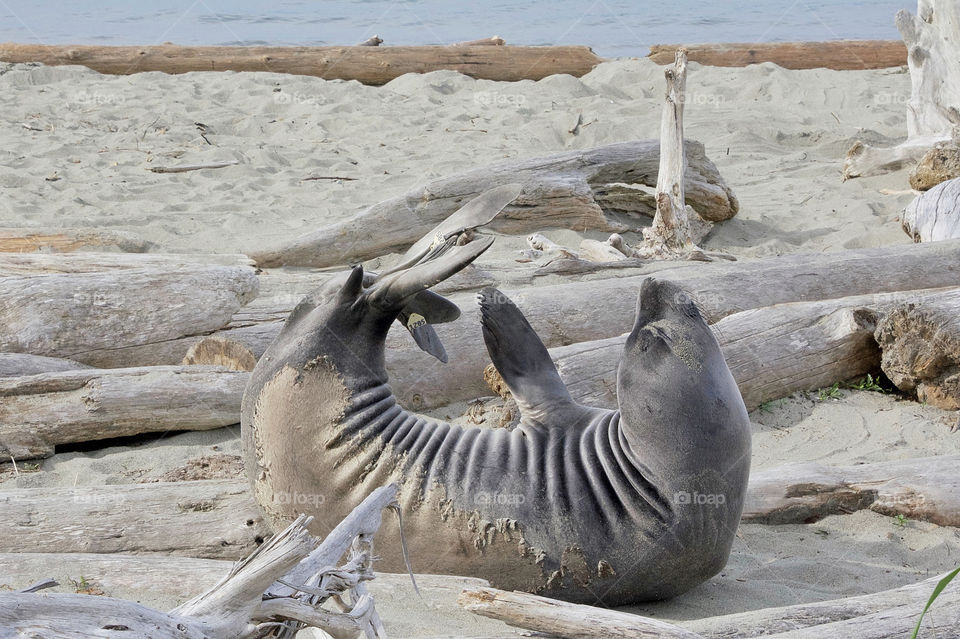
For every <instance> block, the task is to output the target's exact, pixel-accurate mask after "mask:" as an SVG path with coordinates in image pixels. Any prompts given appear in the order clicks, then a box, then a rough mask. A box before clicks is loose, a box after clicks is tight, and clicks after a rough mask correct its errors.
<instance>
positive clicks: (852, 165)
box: [843, 0, 960, 179]
mask: <svg viewBox="0 0 960 639" xmlns="http://www.w3.org/2000/svg"><path fill="white" fill-rule="evenodd" d="M896 23H897V28H898V29H899V30H900V36H901V37H902V38H903V42H904V44H905V45H906V48H907V52H908V55H907V65H908V66H909V68H910V84H911V90H910V100H909V102H908V103H907V140H906V142H904V143H903V144H900V145H898V146H895V147H893V148H877V147H872V146H868V145H866V144H863V143H862V142H856V143H855V144H854V146H853V147H852V148H851V149H850V151H848V152H847V158H846V160H844V164H843V176H844V178H845V179H846V178H850V177H856V176H860V175H873V174H876V173H882V172H885V171H890V170H896V169H898V168H900V167H902V166H904V165H905V164H907V163H914V162H916V161H917V160H918V159H919V158H921V157H922V156H923V155H924V154H925V153H926V152H927V151H929V150H930V149H931V148H932V147H933V146H934V145H936V144H937V143H939V142H944V141H947V140H950V139H951V138H952V131H953V127H955V126H958V125H960V5H958V4H957V3H956V2H955V1H954V0H918V2H917V15H913V14H911V13H910V12H909V11H907V10H905V9H901V10H900V12H899V13H897V18H896Z"/></svg>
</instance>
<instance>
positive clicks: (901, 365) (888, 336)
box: [876, 290, 960, 410]
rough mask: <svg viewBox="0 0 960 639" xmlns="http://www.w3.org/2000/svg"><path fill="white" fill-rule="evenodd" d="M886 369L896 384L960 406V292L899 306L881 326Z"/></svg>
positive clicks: (940, 404) (879, 337)
mask: <svg viewBox="0 0 960 639" xmlns="http://www.w3.org/2000/svg"><path fill="white" fill-rule="evenodd" d="M876 339H877V342H878V343H879V344H880V348H881V349H882V351H883V357H882V360H881V367H882V368H883V372H884V373H886V375H887V377H889V378H890V381H892V382H893V383H894V384H896V385H897V388H899V389H900V390H902V391H904V392H906V393H911V394H912V393H916V395H917V398H918V399H919V400H920V401H922V402H927V403H929V404H933V405H934V406H938V407H940V408H943V409H945V410H957V409H960V291H957V290H953V291H948V292H944V293H942V294H940V295H935V296H929V297H925V298H922V299H919V300H910V301H906V302H905V303H903V304H901V305H899V306H898V307H897V308H895V309H893V310H892V311H891V312H890V313H888V314H887V315H886V317H884V318H883V319H882V320H881V321H880V322H879V323H878V324H877V330H876Z"/></svg>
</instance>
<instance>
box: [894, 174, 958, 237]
mask: <svg viewBox="0 0 960 639" xmlns="http://www.w3.org/2000/svg"><path fill="white" fill-rule="evenodd" d="M900 225H901V226H902V227H903V231H904V232H905V233H906V234H907V235H909V236H910V237H912V238H913V241H914V242H937V241H940V240H953V239H960V178H958V179H953V180H948V181H946V182H941V183H940V184H938V185H937V186H935V187H933V188H932V189H930V190H929V191H927V192H925V193H921V194H920V195H918V196H917V197H915V198H914V200H913V202H911V203H910V204H909V205H907V208H906V209H904V211H903V213H902V214H901V216H900Z"/></svg>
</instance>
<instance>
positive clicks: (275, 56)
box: [0, 43, 603, 85]
mask: <svg viewBox="0 0 960 639" xmlns="http://www.w3.org/2000/svg"><path fill="white" fill-rule="evenodd" d="M0 61H2V62H42V63H43V64H46V65H48V66H57V65H62V64H82V65H83V66H85V67H89V68H91V69H93V70H94V71H99V72H100V73H110V74H119V75H129V74H131V73H142V72H144V71H162V72H163V73H189V72H191V71H261V72H269V73H290V74H293V75H310V76H315V77H318V78H324V79H326V80H358V81H360V82H362V83H363V84H372V85H381V84H386V83H387V82H389V81H390V80H393V79H394V78H398V77H400V76H401V75H404V74H405V73H429V72H430V71H439V70H441V69H451V70H453V71H459V72H460V73H463V74H466V75H469V76H471V77H474V78H478V79H485V80H499V81H502V82H515V81H518V80H540V79H542V78H545V77H547V76H548V75H554V74H557V73H567V74H570V75H574V76H577V77H579V76H582V75H583V74H585V73H588V72H589V71H590V70H591V69H593V67H595V66H596V65H597V64H599V63H600V62H602V61H603V58H599V57H597V56H596V55H595V54H594V53H593V51H591V50H590V49H589V48H588V47H579V46H558V47H515V46H496V47H491V46H479V47H478V46H463V47H447V46H430V47H362V46H353V47H349V46H348V47H233V46H229V47H187V46H176V45H157V46H145V47H129V46H123V47H111V46H96V45H92V46H81V45H62V46H51V45H32V44H12V43H6V44H0Z"/></svg>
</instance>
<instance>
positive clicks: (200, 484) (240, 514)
mask: <svg viewBox="0 0 960 639" xmlns="http://www.w3.org/2000/svg"><path fill="white" fill-rule="evenodd" d="M0 510H2V511H3V513H4V517H3V519H2V520H0V552H93V553H118V552H159V553H170V554H176V555H184V556H189V557H210V558H215V559H239V558H240V557H242V556H244V555H245V554H247V553H249V552H250V551H252V550H253V549H254V548H256V547H257V545H258V544H259V543H261V542H262V541H263V539H264V538H266V537H267V536H269V534H270V530H269V528H268V527H267V526H266V524H265V523H264V522H263V521H262V519H261V517H260V509H259V508H258V507H257V505H256V503H255V502H254V501H253V498H252V497H251V496H250V490H249V487H248V486H247V484H246V482H243V481H237V480H212V479H211V480H201V481H190V482H174V483H150V484H123V485H116V486H96V487H78V488H18V489H11V490H0Z"/></svg>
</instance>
